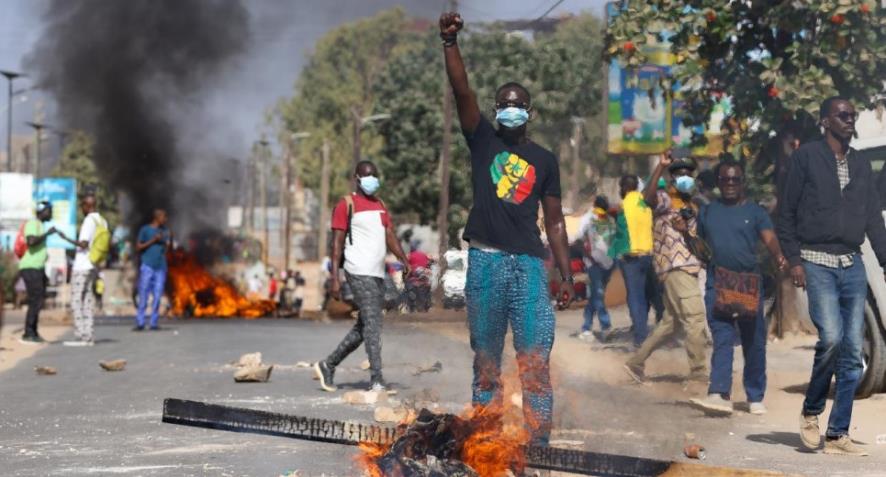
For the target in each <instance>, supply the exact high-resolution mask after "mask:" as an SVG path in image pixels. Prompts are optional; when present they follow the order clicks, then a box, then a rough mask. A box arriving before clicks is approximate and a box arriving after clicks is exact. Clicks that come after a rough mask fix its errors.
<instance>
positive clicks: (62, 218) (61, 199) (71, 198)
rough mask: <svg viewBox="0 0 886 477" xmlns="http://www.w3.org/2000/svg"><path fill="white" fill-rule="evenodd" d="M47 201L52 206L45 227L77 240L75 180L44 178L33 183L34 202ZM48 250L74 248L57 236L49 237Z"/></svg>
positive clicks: (68, 178) (69, 178)
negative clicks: (50, 218) (48, 220)
mask: <svg viewBox="0 0 886 477" xmlns="http://www.w3.org/2000/svg"><path fill="white" fill-rule="evenodd" d="M43 200H46V201H49V202H50V203H51V204H52V220H51V221H50V222H49V223H47V224H46V225H45V227H46V228H48V227H55V228H56V229H57V230H59V231H61V232H62V233H64V234H65V235H67V236H68V238H71V239H76V238H77V180H76V179H74V178H71V177H46V178H43V179H37V180H35V181H34V202H35V203H36V202H39V201H43ZM46 246H47V247H49V248H64V249H68V250H71V249H73V248H74V246H73V245H72V244H70V243H69V242H67V241H65V240H62V238H61V237H59V236H58V235H55V234H53V235H50V236H49V238H48V239H47V241H46Z"/></svg>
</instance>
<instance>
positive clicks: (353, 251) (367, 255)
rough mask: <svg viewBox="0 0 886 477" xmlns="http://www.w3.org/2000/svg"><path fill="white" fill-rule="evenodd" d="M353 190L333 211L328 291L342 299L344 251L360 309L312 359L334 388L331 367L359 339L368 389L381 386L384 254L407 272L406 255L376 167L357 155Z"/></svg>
mask: <svg viewBox="0 0 886 477" xmlns="http://www.w3.org/2000/svg"><path fill="white" fill-rule="evenodd" d="M354 180H355V181H356V183H357V192H353V193H351V195H349V196H346V197H343V198H342V199H341V200H340V201H339V202H338V204H337V205H336V206H335V209H334V210H333V212H332V274H331V284H330V294H331V295H332V296H333V297H335V298H336V299H339V300H340V299H341V281H340V278H339V264H340V263H341V261H342V254H344V271H345V276H346V278H347V283H348V285H349V286H350V287H351V292H352V293H353V294H354V303H355V304H356V305H357V309H358V310H359V311H360V316H359V317H358V318H357V323H355V324H354V327H353V328H351V331H349V332H348V334H347V335H345V337H344V339H343V340H342V341H341V343H339V345H338V347H336V348H335V350H333V351H332V353H331V354H330V355H329V356H328V357H327V358H326V359H324V360H322V361H318V362H317V363H315V364H314V372H315V373H316V374H317V377H318V378H319V379H320V387H321V388H322V389H323V390H324V391H329V392H333V391H335V390H336V389H337V388H336V387H335V383H334V378H335V368H336V366H338V365H339V364H340V363H341V362H342V361H343V360H344V359H345V358H347V357H348V355H350V354H351V353H352V352H354V350H356V349H357V348H358V347H359V346H360V345H361V344H365V346H366V354H367V355H369V373H370V383H371V384H370V390H372V391H385V390H386V389H387V384H386V383H385V381H384V378H383V376H382V366H381V331H382V318H383V317H384V314H383V309H384V303H385V255H386V254H387V252H388V251H390V252H391V253H393V254H394V255H395V256H396V257H397V260H399V261H400V263H401V264H402V265H403V279H404V280H405V279H406V276H407V275H408V274H409V260H408V259H407V258H406V254H405V253H403V248H402V246H401V245H400V241H399V240H397V236H396V235H395V234H394V224H393V222H392V221H391V216H390V214H389V213H388V210H387V208H386V207H385V203H384V202H382V200H381V199H379V198H378V196H377V195H376V194H377V193H378V189H379V187H380V182H379V179H378V169H377V168H376V167H375V164H373V163H372V162H369V161H361V162H360V163H359V164H357V168H356V170H355V171H354Z"/></svg>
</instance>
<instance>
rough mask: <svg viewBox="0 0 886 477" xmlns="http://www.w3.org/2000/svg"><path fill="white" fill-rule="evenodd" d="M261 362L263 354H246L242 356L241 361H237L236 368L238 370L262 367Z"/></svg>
mask: <svg viewBox="0 0 886 477" xmlns="http://www.w3.org/2000/svg"><path fill="white" fill-rule="evenodd" d="M261 362H262V361H261V352H255V353H246V354H244V355H242V356H240V359H239V360H237V362H236V363H235V364H234V366H237V367H238V368H244V367H250V366H260V365H261Z"/></svg>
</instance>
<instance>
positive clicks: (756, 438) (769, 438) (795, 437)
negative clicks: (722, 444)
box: [747, 431, 815, 454]
mask: <svg viewBox="0 0 886 477" xmlns="http://www.w3.org/2000/svg"><path fill="white" fill-rule="evenodd" d="M747 440H749V441H751V442H757V443H760V444H769V445H782V446H785V447H790V448H792V449H794V450H796V451H797V452H800V453H803V454H814V453H815V452H814V451H810V450H809V449H806V448H805V447H803V442H802V441H801V440H800V434H798V433H796V432H779V431H773V432H770V433H768V434H749V435H748V436H747Z"/></svg>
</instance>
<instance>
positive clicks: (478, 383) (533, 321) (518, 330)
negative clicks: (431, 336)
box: [465, 248, 555, 444]
mask: <svg viewBox="0 0 886 477" xmlns="http://www.w3.org/2000/svg"><path fill="white" fill-rule="evenodd" d="M547 283H548V280H547V273H546V272H545V268H544V262H543V261H542V260H541V259H540V258H537V257H532V256H529V255H514V254H509V253H504V252H485V251H482V250H478V249H476V248H471V249H470V251H469V252H468V274H467V283H466V285H465V298H466V301H467V309H468V327H469V328H470V334H471V349H473V350H474V380H473V385H472V391H473V403H474V404H475V405H480V406H494V407H498V406H501V405H502V382H501V354H502V351H503V349H504V341H505V334H506V333H507V331H508V325H509V324H510V327H511V330H512V331H513V334H514V350H515V351H516V352H517V366H518V368H519V372H520V382H521V384H522V387H523V415H524V424H525V425H526V427H527V429H528V430H529V432H530V433H531V435H532V443H533V444H547V442H548V439H549V436H550V432H551V424H552V420H553V419H552V418H553V404H554V393H553V389H552V388H551V377H550V364H549V361H550V354H551V347H552V346H553V345H554V325H555V320H554V310H553V308H552V307H551V302H550V298H549V296H548V287H547Z"/></svg>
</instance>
